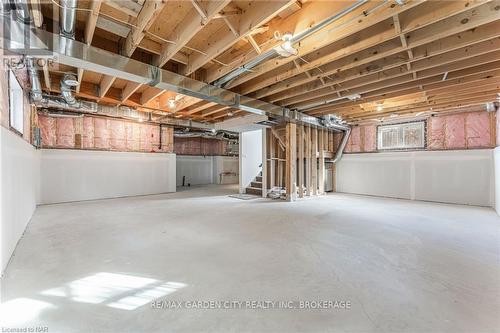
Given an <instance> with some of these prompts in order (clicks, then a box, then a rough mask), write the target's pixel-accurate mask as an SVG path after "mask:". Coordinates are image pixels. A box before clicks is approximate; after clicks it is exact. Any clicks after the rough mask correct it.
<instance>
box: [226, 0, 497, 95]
mask: <svg viewBox="0 0 500 333" xmlns="http://www.w3.org/2000/svg"><path fill="white" fill-rule="evenodd" d="M449 4H451V5H453V6H454V7H453V9H454V10H455V11H454V13H457V12H458V13H460V12H463V11H464V9H465V8H466V7H465V6H464V5H463V4H462V3H460V2H451V1H450V2H447V3H446V6H448V5H449ZM477 4H478V3H474V5H473V7H477ZM479 4H480V2H479ZM484 6H486V5H483V6H480V7H479V8H477V10H478V11H480V12H481V15H477V16H476V15H475V14H474V15H473V16H472V17H471V18H470V20H469V21H468V22H467V24H466V25H463V24H460V22H457V19H456V18H455V17H451V18H449V19H447V21H448V24H446V25H439V26H438V27H436V28H433V30H430V27H434V25H431V26H430V27H428V28H427V25H424V27H420V29H421V30H425V32H424V33H421V34H416V33H417V32H418V31H419V30H415V32H412V34H416V36H413V35H409V36H410V37H409V39H410V40H411V41H412V42H411V43H410V44H408V45H407V46H406V47H403V46H399V48H398V47H396V46H393V45H392V44H393V40H394V38H395V37H398V38H399V35H398V34H397V33H396V32H395V30H394V29H392V30H380V32H379V33H376V34H374V33H371V34H370V33H369V32H370V31H368V32H366V31H363V34H362V35H359V36H357V35H351V36H349V37H347V38H348V39H352V42H351V43H348V44H347V46H345V47H343V48H338V49H336V50H335V51H334V52H332V51H331V50H330V51H328V49H326V50H325V51H321V50H320V51H318V52H323V53H324V54H323V55H322V56H321V54H320V55H318V56H316V57H315V59H314V60H312V61H310V62H309V63H308V64H304V65H303V66H301V69H300V70H299V69H297V68H295V67H293V68H290V69H288V70H285V71H284V72H283V73H282V74H279V75H276V73H275V72H276V71H274V72H273V75H271V73H270V74H269V75H268V77H261V78H259V80H253V81H252V82H249V83H248V84H245V85H243V86H242V87H241V93H242V94H248V93H251V92H253V91H256V90H258V89H264V88H265V94H261V93H260V92H259V93H258V94H257V95H256V98H262V97H264V96H268V95H270V94H274V93H277V92H280V91H283V90H285V89H288V88H293V87H295V86H298V85H300V84H305V83H308V82H312V81H315V80H316V79H317V78H319V77H324V76H327V75H336V74H338V68H342V69H343V70H344V69H349V68H353V67H359V66H360V65H363V64H369V63H370V62H372V61H375V60H380V59H384V58H385V57H388V56H394V55H395V54H398V53H399V52H401V51H405V52H406V51H407V50H408V49H411V48H415V47H418V46H421V45H424V44H427V43H430V42H432V41H434V40H437V39H440V38H444V37H447V36H451V35H454V34H457V33H460V32H466V31H471V28H475V27H478V26H480V25H483V24H486V23H489V22H493V21H495V17H496V15H497V13H495V11H494V10H491V9H490V8H489V7H484ZM417 8H418V7H417ZM467 8H470V7H467ZM450 10H451V9H450ZM474 10H475V9H470V10H469V11H466V12H465V13H464V15H465V14H470V13H475V11H474ZM458 17H462V16H461V15H458ZM440 19H441V18H440V17H439V16H435V17H433V18H432V20H430V21H429V22H427V24H431V23H439V22H440V21H439V20H440ZM457 24H458V25H459V26H460V27H459V28H457V27H456V25H457ZM379 29H380V28H379ZM472 32H474V31H473V30H472ZM496 32H498V29H497V30H496ZM464 34H465V35H467V33H464ZM490 34H492V35H494V32H493V31H492V32H491V33H490ZM468 35H476V39H477V36H480V34H479V33H475V34H468ZM457 37H458V38H455V39H454V41H455V43H457V44H460V43H462V40H461V39H460V36H457ZM363 50H366V51H364V52H363ZM279 65H280V64H279V63H276V62H274V63H272V66H271V65H267V67H268V68H267V70H265V69H264V67H263V66H259V69H260V71H261V72H263V73H261V74H264V72H266V71H270V70H272V69H276V68H277V67H278V66H279ZM318 66H322V73H320V74H319V75H315V76H314V77H312V78H303V77H302V78H301V77H298V76H297V75H299V74H301V73H303V72H305V71H307V70H312V69H315V68H317V67H318ZM257 74H258V73H257V72H256V71H253V72H252V73H251V74H246V75H244V76H242V77H240V78H238V80H234V81H233V83H232V85H231V86H230V87H232V86H236V85H239V84H242V83H244V82H246V81H248V80H249V79H251V76H254V77H256V76H257ZM295 76H297V78H294V77H295ZM292 78H293V79H292ZM280 87H281V89H280Z"/></svg>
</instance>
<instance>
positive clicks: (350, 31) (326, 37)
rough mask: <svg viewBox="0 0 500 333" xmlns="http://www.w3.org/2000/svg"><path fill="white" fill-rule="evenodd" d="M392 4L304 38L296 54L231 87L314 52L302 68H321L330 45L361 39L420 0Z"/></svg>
mask: <svg viewBox="0 0 500 333" xmlns="http://www.w3.org/2000/svg"><path fill="white" fill-rule="evenodd" d="M390 5H391V4H390V3H387V4H386V5H384V6H383V7H382V8H381V9H379V10H377V11H376V12H374V13H372V14H369V15H368V16H366V17H364V18H363V19H360V20H354V21H353V22H354V23H353V24H346V25H345V26H341V27H340V28H337V29H333V28H332V27H330V31H329V33H327V34H325V33H323V34H321V33H316V34H312V35H310V36H308V37H306V38H304V39H303V40H302V41H301V42H300V48H298V53H297V55H295V56H292V57H288V58H279V59H273V60H272V61H268V62H265V63H263V64H261V65H260V66H259V67H258V68H254V69H253V71H252V72H251V73H247V74H245V75H242V76H240V77H238V78H237V79H235V80H233V81H232V82H231V84H230V85H229V86H228V87H229V88H232V87H236V86H238V85H241V84H243V83H245V82H247V81H249V80H252V79H255V78H257V77H259V76H260V75H263V74H265V73H267V72H270V71H272V70H274V69H276V68H278V67H281V66H286V65H287V64H290V63H291V62H292V61H293V60H295V59H300V58H303V57H305V56H307V55H308V54H310V53H312V52H315V55H316V57H317V59H316V60H315V61H312V62H310V63H309V64H307V65H305V66H302V67H303V69H304V70H306V69H307V70H311V69H313V68H315V67H318V66H320V65H321V64H324V63H326V62H329V61H331V60H329V58H330V57H332V52H331V50H329V49H328V48H327V46H328V45H330V44H333V43H335V42H338V41H340V40H341V39H343V38H346V37H347V38H358V39H359V36H356V35H355V33H357V32H360V31H363V30H365V32H364V34H366V31H367V29H368V28H370V27H372V26H374V25H376V24H378V23H380V22H382V21H384V20H387V19H388V18H392V17H393V16H394V15H395V14H397V13H399V12H402V11H404V10H408V9H409V8H411V7H413V6H416V5H418V1H407V2H406V3H405V4H404V5H403V6H393V7H392V8H391V6H390ZM355 12H356V13H357V14H361V13H360V12H359V11H355ZM363 16H364V15H363ZM335 24H338V22H335ZM324 29H326V28H324ZM351 35H353V37H350V36H351ZM394 36H395V33H394V31H392V33H391V34H390V35H387V34H385V35H384V38H386V40H388V39H392V38H394ZM354 40H355V39H354ZM354 40H353V41H354ZM380 41H381V40H380V37H379V40H378V42H380ZM374 42H375V40H372V41H371V43H372V44H371V45H373V43H374ZM353 44H354V43H353ZM322 49H323V50H322ZM334 56H337V53H334ZM291 67H292V66H289V67H288V68H291ZM293 74H294V75H296V74H298V72H297V71H294V72H293ZM242 93H243V94H246V93H248V92H247V91H246V90H245V92H243V90H242Z"/></svg>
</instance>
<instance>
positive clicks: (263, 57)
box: [213, 0, 368, 88]
mask: <svg viewBox="0 0 500 333" xmlns="http://www.w3.org/2000/svg"><path fill="white" fill-rule="evenodd" d="M367 2H368V0H358V1H356V3H355V4H354V5H352V6H350V7H348V8H346V9H344V10H342V11H340V12H338V13H337V14H335V15H333V16H331V17H329V18H327V19H325V20H323V21H321V22H320V23H318V24H316V25H315V26H313V27H311V28H309V29H306V30H304V31H302V32H300V33H298V34H296V35H295V36H293V37H292V38H291V39H290V43H291V44H292V45H293V44H296V43H298V42H300V41H301V40H303V39H304V38H306V37H308V36H310V35H311V34H313V33H315V32H317V31H318V30H320V29H322V28H324V27H325V26H327V25H329V24H331V23H333V22H335V21H336V20H338V19H340V18H341V17H343V16H345V15H347V14H348V13H350V12H352V11H353V10H355V9H356V8H358V7H360V6H362V5H364V4H365V3H367ZM277 55H278V52H277V51H276V49H275V48H273V49H271V50H269V51H267V52H264V53H262V54H260V55H259V56H257V57H256V58H255V59H253V60H252V61H250V62H248V63H247V64H245V65H243V66H241V67H238V68H237V69H235V70H234V71H232V72H229V73H228V74H226V75H224V76H223V77H221V78H219V79H218V80H216V81H215V82H214V83H213V84H214V85H215V86H217V87H222V88H224V87H225V86H227V85H228V84H229V82H231V81H232V80H234V79H235V78H237V77H238V76H240V75H241V74H243V73H245V72H248V71H250V70H251V69H252V68H254V67H256V66H257V65H259V64H261V63H263V62H264V61H267V60H269V59H272V58H275V57H276V56H277Z"/></svg>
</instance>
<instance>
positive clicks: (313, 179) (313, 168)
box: [311, 128, 318, 195]
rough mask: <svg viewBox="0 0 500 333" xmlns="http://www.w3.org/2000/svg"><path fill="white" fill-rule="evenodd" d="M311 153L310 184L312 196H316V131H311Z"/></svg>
mask: <svg viewBox="0 0 500 333" xmlns="http://www.w3.org/2000/svg"><path fill="white" fill-rule="evenodd" d="M311 140H312V151H311V155H312V156H311V158H312V160H311V183H312V194H313V195H317V194H318V129H317V128H313V129H312V138H311Z"/></svg>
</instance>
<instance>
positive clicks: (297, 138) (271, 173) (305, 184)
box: [263, 123, 335, 201]
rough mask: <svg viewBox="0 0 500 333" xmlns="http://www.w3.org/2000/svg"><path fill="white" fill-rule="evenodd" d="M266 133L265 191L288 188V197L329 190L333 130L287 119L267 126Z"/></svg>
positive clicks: (264, 158) (264, 156)
mask: <svg viewBox="0 0 500 333" xmlns="http://www.w3.org/2000/svg"><path fill="white" fill-rule="evenodd" d="M264 137H265V140H264V141H263V151H264V153H263V160H264V161H266V163H265V168H264V170H265V171H263V174H265V175H266V177H267V178H266V181H265V183H264V184H265V185H263V191H264V192H265V193H267V192H268V190H272V189H273V188H284V189H285V192H286V199H287V201H294V200H296V199H297V198H303V197H305V196H311V195H313V196H315V195H322V194H325V171H326V169H325V163H326V161H327V158H331V157H333V156H334V150H335V147H334V144H333V132H332V131H328V130H326V129H318V128H315V127H311V126H308V125H302V124H295V123H286V124H285V125H280V126H278V127H271V128H267V129H266V131H265V134H264ZM283 145H284V146H283ZM331 181H332V182H333V180H331ZM331 185H332V186H333V185H334V184H331ZM264 192H263V193H264Z"/></svg>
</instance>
